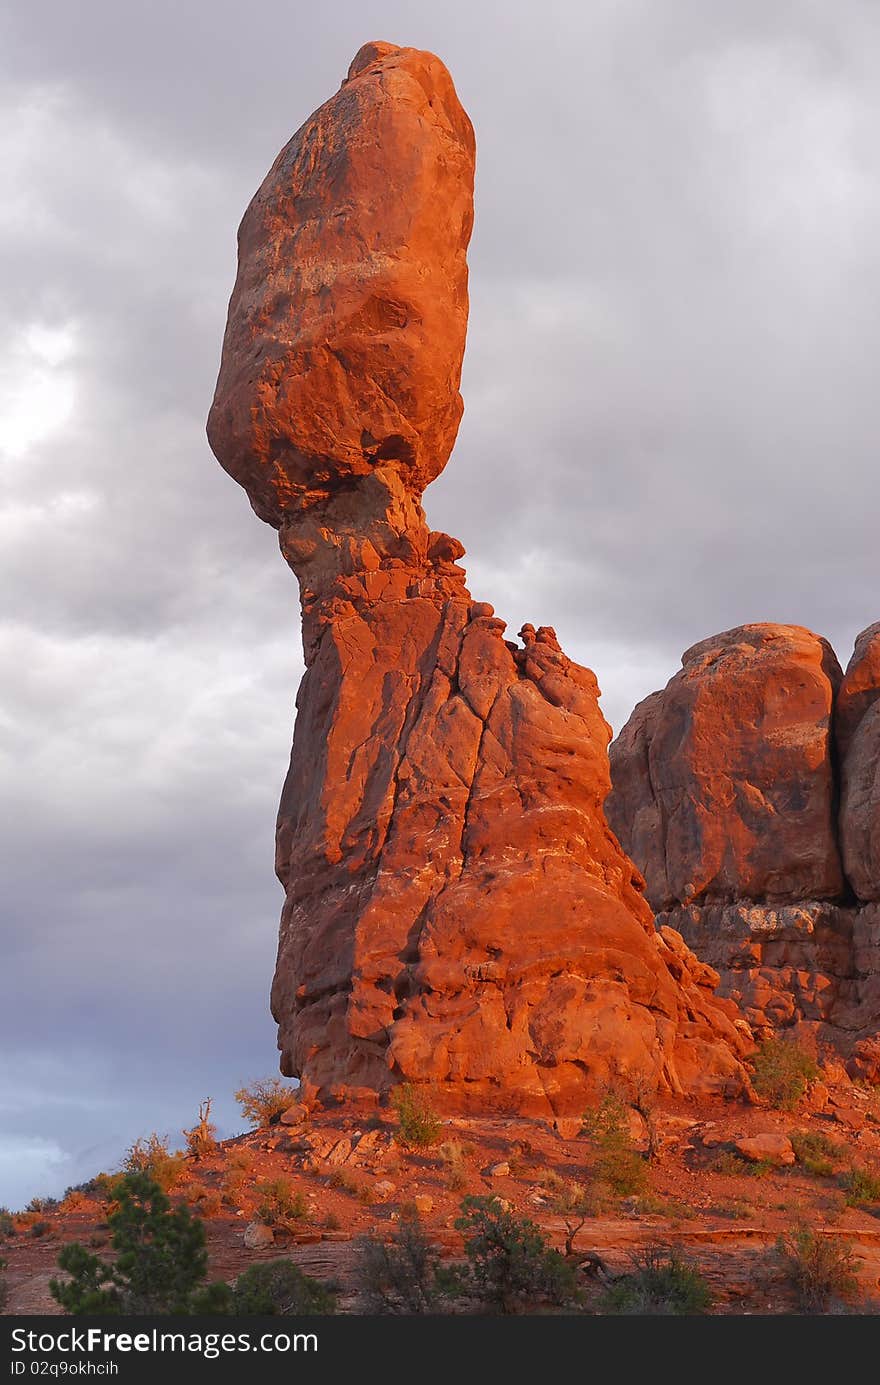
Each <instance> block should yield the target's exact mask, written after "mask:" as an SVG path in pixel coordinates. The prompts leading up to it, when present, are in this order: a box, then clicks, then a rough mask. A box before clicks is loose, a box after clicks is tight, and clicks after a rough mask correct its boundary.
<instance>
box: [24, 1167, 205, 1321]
mask: <svg viewBox="0 0 880 1385" xmlns="http://www.w3.org/2000/svg"><path fill="white" fill-rule="evenodd" d="M115 1196H116V1206H115V1207H114V1209H113V1211H112V1212H111V1213H110V1215H109V1216H108V1218H107V1223H108V1226H109V1228H110V1241H111V1245H112V1246H113V1249H114V1250H115V1251H116V1260H115V1262H112V1263H111V1262H109V1261H107V1260H102V1259H101V1258H100V1256H97V1255H92V1254H91V1253H90V1252H89V1251H87V1250H86V1249H85V1247H84V1246H82V1245H80V1244H79V1243H78V1242H73V1243H72V1244H71V1245H67V1246H64V1248H63V1249H62V1251H61V1253H60V1254H59V1256H58V1265H59V1268H60V1269H62V1270H65V1271H66V1272H67V1274H68V1275H69V1276H70V1278H69V1280H58V1279H53V1280H51V1281H50V1283H49V1289H50V1292H51V1294H52V1297H53V1298H54V1299H55V1301H56V1302H57V1303H60V1304H61V1307H62V1308H64V1309H66V1310H67V1312H68V1313H73V1314H76V1315H80V1314H86V1313H105V1314H122V1313H185V1312H187V1311H188V1309H189V1307H190V1302H191V1299H192V1295H193V1293H194V1291H195V1290H196V1289H197V1287H198V1286H199V1285H200V1284H201V1283H202V1281H203V1280H204V1277H205V1272H206V1269H207V1254H206V1251H205V1231H204V1227H203V1226H202V1224H201V1222H200V1221H198V1220H197V1219H196V1218H194V1217H193V1216H192V1215H191V1213H190V1212H189V1209H188V1208H186V1207H178V1208H174V1209H172V1207H171V1203H170V1202H169V1200H168V1198H167V1197H166V1196H165V1194H164V1192H163V1191H162V1189H161V1188H160V1187H159V1186H158V1184H157V1183H156V1182H154V1181H153V1180H152V1179H151V1178H149V1177H148V1176H147V1175H146V1174H144V1173H128V1174H124V1175H123V1176H122V1177H121V1178H120V1180H119V1184H118V1186H117V1188H116V1193H115Z"/></svg>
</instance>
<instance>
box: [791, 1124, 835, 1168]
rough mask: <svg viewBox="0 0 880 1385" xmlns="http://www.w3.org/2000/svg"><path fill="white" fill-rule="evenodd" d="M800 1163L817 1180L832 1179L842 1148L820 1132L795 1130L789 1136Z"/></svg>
mask: <svg viewBox="0 0 880 1385" xmlns="http://www.w3.org/2000/svg"><path fill="white" fill-rule="evenodd" d="M789 1138H790V1140H791V1147H792V1149H793V1150H794V1154H795V1158H796V1159H797V1161H798V1163H799V1164H800V1165H801V1166H802V1167H803V1168H804V1169H806V1171H807V1173H811V1174H813V1176H814V1177H815V1178H830V1177H831V1175H832V1174H833V1173H834V1165H833V1163H832V1160H833V1159H835V1158H836V1159H839V1158H840V1147H839V1146H838V1145H836V1144H835V1142H834V1141H833V1140H830V1139H829V1138H828V1136H827V1135H824V1134H822V1132H821V1131H819V1130H793V1131H792V1133H791V1135H790V1136H789Z"/></svg>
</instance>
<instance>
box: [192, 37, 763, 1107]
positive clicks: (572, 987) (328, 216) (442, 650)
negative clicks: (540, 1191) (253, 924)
mask: <svg viewBox="0 0 880 1385" xmlns="http://www.w3.org/2000/svg"><path fill="white" fill-rule="evenodd" d="M472 173H473V144H472V138H471V134H470V125H469V123H468V121H467V117H466V116H465V115H464V113H463V111H462V110H461V108H460V107H459V105H458V102H457V100H456V97H455V93H454V91H453V88H452V84H451V81H450V79H449V77H448V75H447V74H446V72H445V69H444V68H443V67H442V65H441V64H440V63H439V61H438V60H437V59H436V58H434V57H432V56H430V55H429V54H424V53H417V52H415V51H413V50H411V49H396V48H393V47H391V46H390V45H387V44H373V45H368V46H367V48H366V49H363V50H361V53H360V54H358V56H357V58H356V59H355V61H354V63H353V64H352V68H351V71H350V77H349V80H348V81H347V82H346V83H344V84H343V87H342V90H341V91H340V93H339V94H338V95H337V96H336V97H334V98H333V99H332V100H331V101H329V102H327V103H326V105H324V106H322V107H321V109H320V111H319V112H317V114H316V115H315V116H313V117H312V118H311V120H309V121H308V122H307V123H306V125H305V126H304V127H303V129H302V130H301V131H300V132H299V134H298V135H296V136H294V139H293V140H292V141H291V143H290V144H289V145H288V146H287V148H286V150H285V151H284V152H283V153H282V155H281V156H280V158H279V160H278V161H277V162H276V164H275V165H274V167H273V170H272V172H271V173H270V175H269V177H268V178H267V180H266V182H265V183H264V184H263V187H262V188H261V190H260V192H259V193H258V194H257V198H256V199H255V202H254V204H253V205H252V207H251V208H250V209H249V211H248V213H247V214H246V216H245V220H244V224H243V231H242V234H241V236H240V263H239V273H238V279H237V282H236V287H235V290H234V293H233V297H232V304H231V307H230V316H229V325H228V327H227V334H226V339H225V343H224V354H223V365H222V367H221V372H220V379H219V381H218V386H217V394H216V397H215V402H214V407H213V409H212V412H211V419H210V438H211V444H212V447H213V448H214V450H215V452H216V453H217V455H218V457H219V458H220V460H221V461H222V463H223V465H224V466H225V467H226V468H227V470H228V471H230V472H231V473H232V475H234V476H235V477H236V479H238V480H239V481H240V482H241V483H242V484H243V485H244V486H245V487H246V489H247V490H248V493H249V495H250V497H251V500H252V503H253V504H254V508H255V509H256V510H257V513H258V514H260V515H261V516H263V517H264V518H266V519H268V520H269V521H270V522H272V523H274V524H276V525H277V526H278V528H279V531H280V541H281V548H282V551H283V553H284V556H285V557H286V559H287V560H288V562H289V563H290V565H291V567H292V568H293V569H294V571H295V572H296V574H297V577H298V579H299V583H300V591H301V598H302V611H303V643H304V649H305V657H306V664H307V670H306V673H305V676H304V678H303V682H302V685H301V687H300V691H299V696H298V699H297V708H298V714H297V721H296V727H295V732H294V742H293V752H292V757H291V764H290V771H289V774H288V777H287V781H286V784H285V787H284V792H283V797H282V802H281V808H280V812H279V818H278V832H277V869H278V874H279V877H280V879H281V881H282V883H283V885H284V887H285V892H286V901H285V905H284V911H283V915H282V922H281V935H280V944H279V952H278V963H277V970H276V975H275V983H274V987H273V998H272V1004H273V1012H274V1014H275V1016H276V1018H277V1020H278V1024H279V1044H280V1047H281V1049H282V1069H283V1071H284V1072H286V1073H288V1074H290V1075H302V1077H303V1079H304V1081H305V1082H306V1083H307V1084H308V1085H309V1086H311V1087H313V1088H318V1089H319V1090H320V1091H322V1092H323V1093H325V1094H326V1093H328V1092H332V1091H333V1090H334V1089H337V1088H339V1087H340V1086H345V1087H347V1088H349V1089H351V1088H362V1089H363V1088H365V1089H371V1090H374V1091H376V1090H378V1091H382V1090H383V1089H385V1088H386V1087H387V1086H388V1085H389V1084H390V1083H391V1082H393V1081H396V1080H400V1079H402V1078H406V1079H409V1080H412V1081H419V1082H431V1083H434V1084H436V1088H437V1094H438V1099H439V1100H441V1101H444V1102H445V1103H446V1104H447V1105H455V1106H458V1107H459V1108H461V1107H466V1106H468V1105H479V1106H480V1107H482V1108H483V1109H485V1108H486V1107H487V1106H492V1105H497V1106H498V1107H499V1108H502V1109H507V1110H512V1109H519V1110H522V1111H536V1112H538V1111H543V1112H547V1111H551V1110H552V1111H556V1112H565V1111H575V1112H577V1111H580V1110H582V1109H583V1106H584V1102H585V1099H586V1098H587V1096H588V1095H589V1094H590V1091H591V1088H595V1087H596V1086H598V1085H599V1084H601V1083H603V1082H605V1081H606V1080H607V1079H608V1078H609V1076H610V1075H612V1074H615V1073H621V1074H623V1075H630V1076H631V1077H633V1078H634V1079H635V1078H639V1077H647V1078H648V1080H649V1081H651V1082H652V1083H655V1084H659V1085H660V1086H662V1087H665V1088H667V1089H671V1090H674V1091H682V1090H688V1091H699V1092H704V1091H705V1092H708V1091H718V1090H721V1089H722V1088H724V1087H725V1086H727V1087H730V1086H731V1085H732V1086H733V1087H738V1086H739V1084H740V1083H741V1073H742V1070H741V1068H740V1065H739V1062H738V1057H737V1055H738V1054H739V1053H741V1052H742V1051H743V1048H744V1046H745V1045H746V1044H747V1042H748V1039H747V1037H744V1034H743V1032H742V1029H741V1028H738V1027H737V1025H736V1023H735V1012H734V1009H733V1007H732V1006H731V1005H729V1004H728V1005H725V1004H723V1003H719V1002H717V1001H716V1000H714V998H713V995H712V988H713V986H714V985H715V983H716V981H717V978H716V977H715V975H714V973H713V972H712V971H711V970H710V969H709V968H707V967H706V966H705V965H703V964H702V963H700V962H698V961H697V959H696V958H695V957H694V956H693V954H692V953H690V952H689V951H688V949H687V948H686V947H685V946H684V944H683V943H682V940H681V938H680V937H679V936H678V935H677V934H676V933H675V932H674V931H673V930H671V929H666V930H663V932H662V933H656V932H655V930H654V928H653V921H652V916H651V911H650V909H649V908H648V906H647V904H646V902H645V901H644V899H643V898H642V896H641V894H640V893H639V890H638V889H637V887H636V884H635V883H634V880H633V874H634V872H633V867H632V864H631V862H630V861H629V860H628V859H627V858H626V857H625V856H624V855H623V853H622V852H621V850H620V848H619V846H618V843H617V842H616V840H615V839H614V837H613V836H612V834H611V833H610V831H609V830H608V828H607V826H606V823H605V819H604V816H603V813H602V803H603V800H604V798H605V796H606V794H607V792H608V788H609V773H608V760H607V744H608V739H609V736H610V731H609V728H608V726H607V724H606V723H605V721H604V719H603V717H602V715H601V713H600V711H599V707H598V701H597V695H598V689H597V686H596V680H595V678H594V676H593V674H592V673H590V672H589V671H588V670H586V669H583V668H579V667H578V666H577V665H576V664H573V663H572V662H571V661H570V660H569V659H567V658H566V656H565V655H564V654H563V653H562V651H561V649H560V647H559V644H558V642H557V640H556V636H555V634H554V632H553V631H552V630H551V629H549V628H544V627H542V628H541V629H539V630H537V631H535V630H534V629H533V628H532V627H531V626H527V627H525V628H524V630H523V631H522V632H521V638H522V644H516V643H513V642H511V641H509V640H506V639H505V638H504V629H505V627H504V623H503V622H502V621H500V620H497V619H495V617H494V613H493V611H492V608H491V607H490V606H488V605H486V604H485V603H479V602H474V601H472V599H471V597H470V594H469V593H468V591H467V589H466V587H465V574H464V572H463V570H462V569H461V568H460V567H459V566H458V564H457V561H456V560H457V559H458V558H460V557H461V556H462V553H463V549H462V547H461V545H460V544H459V543H458V542H457V541H456V540H455V539H452V538H449V537H448V536H447V535H445V534H439V533H436V532H432V531H430V530H429V529H428V527H427V524H426V523H425V519H424V515H423V513H422V510H421V507H420V505H419V496H420V493H421V489H422V487H423V485H424V484H425V483H426V482H427V481H429V480H430V479H431V478H432V477H433V476H436V475H437V474H438V472H439V471H440V470H441V468H442V467H443V465H444V463H445V461H446V458H447V455H448V453H449V450H450V448H451V446H452V442H453V439H454V436H455V429H456V426H457V423H458V417H459V413H460V408H461V405H460V400H459V396H458V381H459V370H460V364H461V354H462V350H463V345H464V327H465V310H466V292H465V282H466V281H465V274H466V270H465V258H464V256H465V249H466V245H467V240H468V236H469V233H470V225H471V184H472ZM376 257H378V259H377V258H376ZM340 266H342V267H343V269H344V273H343V272H341V270H340ZM353 285H355V286H356V287H353ZM315 293H317V298H318V301H317V302H314V301H313V297H312V295H313V294H315ZM383 303H384V304H386V305H387V304H393V305H398V306H399V307H400V309H401V311H400V312H395V314H393V315H392V314H390V313H389V312H386V310H385V309H384V308H382V309H381V311H380V307H379V305H380V304H383ZM364 304H370V305H372V306H371V307H370V309H369V312H366V311H365V310H364ZM353 324H354V325H353ZM306 337H307V339H308V340H307V346H305V345H304V344H303V343H304V341H305V339H306Z"/></svg>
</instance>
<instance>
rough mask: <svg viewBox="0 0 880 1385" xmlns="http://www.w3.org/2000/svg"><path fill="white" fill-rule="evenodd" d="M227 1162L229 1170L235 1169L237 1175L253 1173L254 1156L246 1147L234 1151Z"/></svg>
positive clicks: (242, 1146)
mask: <svg viewBox="0 0 880 1385" xmlns="http://www.w3.org/2000/svg"><path fill="white" fill-rule="evenodd" d="M226 1162H227V1164H228V1166H229V1168H231V1169H235V1171H236V1173H242V1174H247V1173H252V1172H253V1168H254V1156H253V1154H252V1153H251V1151H250V1150H249V1149H248V1148H247V1147H246V1146H244V1145H241V1146H239V1147H238V1148H237V1149H233V1150H232V1152H231V1154H230V1155H229V1158H228V1159H227V1161H226Z"/></svg>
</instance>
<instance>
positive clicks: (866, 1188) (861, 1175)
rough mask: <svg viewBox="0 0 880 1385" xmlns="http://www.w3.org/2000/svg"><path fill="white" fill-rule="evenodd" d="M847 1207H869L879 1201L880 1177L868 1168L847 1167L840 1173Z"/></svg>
mask: <svg viewBox="0 0 880 1385" xmlns="http://www.w3.org/2000/svg"><path fill="white" fill-rule="evenodd" d="M840 1186H841V1188H842V1189H843V1191H844V1194H845V1196H846V1205H847V1207H870V1206H872V1205H873V1204H874V1203H875V1202H880V1177H878V1176H877V1174H875V1173H871V1172H870V1171H869V1170H868V1169H847V1171H846V1173H842V1174H841V1175H840Z"/></svg>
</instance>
